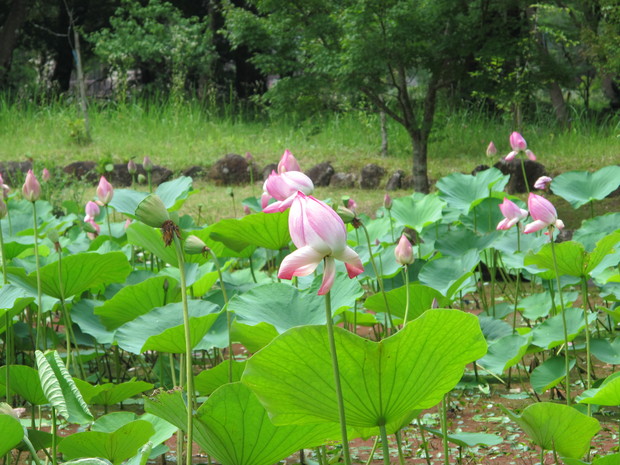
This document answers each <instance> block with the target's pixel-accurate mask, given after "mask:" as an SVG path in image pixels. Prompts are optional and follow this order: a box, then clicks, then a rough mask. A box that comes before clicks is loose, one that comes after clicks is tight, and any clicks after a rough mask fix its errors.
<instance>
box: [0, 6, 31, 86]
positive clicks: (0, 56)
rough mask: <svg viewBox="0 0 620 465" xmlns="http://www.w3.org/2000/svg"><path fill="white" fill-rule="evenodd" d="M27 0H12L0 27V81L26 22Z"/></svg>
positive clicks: (6, 72) (7, 69) (6, 70)
mask: <svg viewBox="0 0 620 465" xmlns="http://www.w3.org/2000/svg"><path fill="white" fill-rule="evenodd" d="M28 3H29V0H13V3H12V4H11V10H10V11H9V14H8V16H7V17H6V20H5V21H4V24H3V25H2V28H1V29H0V83H2V82H3V81H4V80H5V78H6V75H7V74H8V72H9V69H11V59H12V57H13V50H14V49H15V46H16V45H17V38H18V37H19V31H20V29H21V27H22V26H23V25H24V22H26V16H27V15H28Z"/></svg>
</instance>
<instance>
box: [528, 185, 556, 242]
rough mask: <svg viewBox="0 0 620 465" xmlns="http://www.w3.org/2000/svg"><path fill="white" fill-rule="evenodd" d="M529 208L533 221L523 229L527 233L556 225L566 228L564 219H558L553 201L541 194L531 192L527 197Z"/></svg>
mask: <svg viewBox="0 0 620 465" xmlns="http://www.w3.org/2000/svg"><path fill="white" fill-rule="evenodd" d="M527 208H528V209H529V210H530V216H531V217H532V218H533V219H534V221H533V222H531V223H530V224H528V225H527V226H525V230H524V231H523V232H524V233H525V234H529V233H533V232H536V231H540V230H541V229H543V228H548V227H556V228H558V229H563V228H564V223H563V222H562V220H559V219H558V213H557V211H556V210H555V207H554V206H553V204H552V203H551V202H549V201H548V200H547V199H545V198H544V197H542V196H540V195H536V194H532V193H530V196H529V197H528V199H527Z"/></svg>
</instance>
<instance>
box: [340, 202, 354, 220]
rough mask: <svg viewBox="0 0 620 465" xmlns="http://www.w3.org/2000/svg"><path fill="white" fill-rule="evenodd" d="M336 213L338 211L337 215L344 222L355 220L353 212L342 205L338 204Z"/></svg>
mask: <svg viewBox="0 0 620 465" xmlns="http://www.w3.org/2000/svg"><path fill="white" fill-rule="evenodd" d="M336 213H338V216H339V217H340V218H341V219H342V221H343V222H344V224H349V223H353V222H354V221H355V213H353V212H352V211H351V210H349V209H348V208H345V207H343V206H342V205H338V209H337V210H336Z"/></svg>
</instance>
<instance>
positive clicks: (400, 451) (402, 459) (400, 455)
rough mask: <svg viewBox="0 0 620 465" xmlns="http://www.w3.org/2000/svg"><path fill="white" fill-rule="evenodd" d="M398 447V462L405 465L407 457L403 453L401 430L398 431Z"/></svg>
mask: <svg viewBox="0 0 620 465" xmlns="http://www.w3.org/2000/svg"><path fill="white" fill-rule="evenodd" d="M395 436H396V447H397V448H398V463H399V464H400V465H405V457H404V455H403V445H402V444H401V439H402V437H401V435H400V430H398V431H396V434H395Z"/></svg>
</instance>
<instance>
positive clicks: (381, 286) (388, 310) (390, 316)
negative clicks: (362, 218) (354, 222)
mask: <svg viewBox="0 0 620 465" xmlns="http://www.w3.org/2000/svg"><path fill="white" fill-rule="evenodd" d="M360 224H361V225H362V229H363V230H364V234H365V235H366V243H367V244H368V252H370V264H371V265H372V269H373V270H374V272H375V276H376V277H377V282H378V283H379V289H380V291H381V295H383V301H384V302H385V308H386V310H387V315H388V320H389V322H390V327H392V328H393V327H394V323H393V322H392V312H391V311H390V304H389V303H388V300H387V296H386V295H385V288H384V287H383V278H382V277H381V275H380V274H379V270H378V269H377V265H376V263H375V257H373V255H372V245H371V243H370V235H369V234H368V230H367V229H366V226H364V223H361V222H360Z"/></svg>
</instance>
